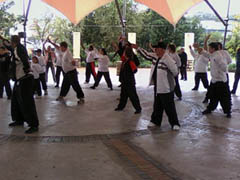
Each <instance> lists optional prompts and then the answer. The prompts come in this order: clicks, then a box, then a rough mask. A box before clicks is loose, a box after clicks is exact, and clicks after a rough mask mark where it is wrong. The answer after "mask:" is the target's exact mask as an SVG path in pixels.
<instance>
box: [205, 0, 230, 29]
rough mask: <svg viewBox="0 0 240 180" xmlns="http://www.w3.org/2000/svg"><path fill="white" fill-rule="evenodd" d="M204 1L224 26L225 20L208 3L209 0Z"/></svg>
mask: <svg viewBox="0 0 240 180" xmlns="http://www.w3.org/2000/svg"><path fill="white" fill-rule="evenodd" d="M204 1H205V2H206V3H207V5H208V6H209V7H210V8H211V9H212V10H213V12H214V13H215V15H216V16H217V17H218V19H219V20H220V21H221V22H222V23H223V25H224V26H226V22H225V21H224V20H223V19H222V17H221V16H220V15H219V14H218V12H217V11H216V10H215V9H214V7H213V6H212V5H211V4H210V2H209V1H208V0H204Z"/></svg>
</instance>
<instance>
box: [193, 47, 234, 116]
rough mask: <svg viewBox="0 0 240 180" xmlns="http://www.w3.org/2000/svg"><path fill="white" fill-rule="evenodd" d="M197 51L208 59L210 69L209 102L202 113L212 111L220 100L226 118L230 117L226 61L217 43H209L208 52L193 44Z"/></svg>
mask: <svg viewBox="0 0 240 180" xmlns="http://www.w3.org/2000/svg"><path fill="white" fill-rule="evenodd" d="M195 47H196V48H197V49H198V51H199V53H200V54H202V55H203V56H205V57H206V58H209V59H210V70H211V76H212V79H211V85H210V86H211V87H210V89H211V90H210V96H209V97H210V103H209V105H208V106H207V109H206V110H205V111H203V114H210V113H211V112H212V111H214V110H215V109H216V108H217V106H218V102H220V104H221V106H222V109H223V112H224V113H225V114H226V116H227V117H228V118H231V95H230V90H229V86H228V82H227V62H226V61H225V60H224V58H223V56H222V55H221V54H220V52H219V51H218V43H210V44H209V48H208V49H209V53H208V52H207V51H202V49H201V48H199V47H197V46H195Z"/></svg>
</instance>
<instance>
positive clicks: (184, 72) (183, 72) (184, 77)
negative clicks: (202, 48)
mask: <svg viewBox="0 0 240 180" xmlns="http://www.w3.org/2000/svg"><path fill="white" fill-rule="evenodd" d="M180 73H181V79H182V80H187V68H186V67H181V68H180Z"/></svg>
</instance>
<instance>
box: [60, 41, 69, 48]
mask: <svg viewBox="0 0 240 180" xmlns="http://www.w3.org/2000/svg"><path fill="white" fill-rule="evenodd" d="M60 46H61V47H64V48H68V44H67V43H66V42H65V41H63V42H61V43H60Z"/></svg>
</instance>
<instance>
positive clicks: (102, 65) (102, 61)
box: [90, 48, 113, 90]
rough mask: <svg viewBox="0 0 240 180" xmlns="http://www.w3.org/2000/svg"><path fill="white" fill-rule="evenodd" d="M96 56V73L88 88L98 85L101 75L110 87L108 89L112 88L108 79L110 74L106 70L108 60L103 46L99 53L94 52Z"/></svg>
mask: <svg viewBox="0 0 240 180" xmlns="http://www.w3.org/2000/svg"><path fill="white" fill-rule="evenodd" d="M96 57H97V58H98V73H97V77H96V81H95V83H94V85H93V86H91V87H90V88H92V89H95V88H96V87H97V86H98V85H99V82H100V81H101V79H102V76H104V78H105V81H106V82H107V85H108V87H109V88H110V90H113V88H112V81H111V79H110V74H109V70H108V64H109V62H110V60H109V57H108V56H107V52H106V50H105V49H104V48H102V49H100V51H99V53H97V54H96Z"/></svg>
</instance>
